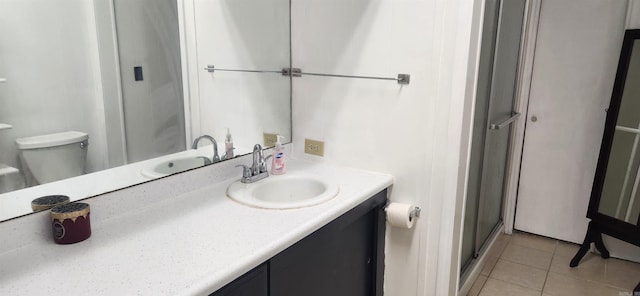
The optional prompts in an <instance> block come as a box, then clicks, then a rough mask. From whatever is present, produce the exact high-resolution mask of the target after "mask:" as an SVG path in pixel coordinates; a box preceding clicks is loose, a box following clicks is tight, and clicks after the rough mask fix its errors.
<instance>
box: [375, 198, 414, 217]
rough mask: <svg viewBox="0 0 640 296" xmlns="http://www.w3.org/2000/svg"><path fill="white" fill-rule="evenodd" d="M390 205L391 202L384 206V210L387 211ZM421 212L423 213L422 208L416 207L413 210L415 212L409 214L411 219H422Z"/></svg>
mask: <svg viewBox="0 0 640 296" xmlns="http://www.w3.org/2000/svg"><path fill="white" fill-rule="evenodd" d="M390 204H391V202H390V201H389V202H387V204H386V205H385V206H384V208H385V209H386V208H388V207H389V205H390ZM421 211H422V209H421V208H420V207H418V206H416V207H415V208H414V209H413V211H411V212H410V213H409V217H411V218H418V217H420V212H421Z"/></svg>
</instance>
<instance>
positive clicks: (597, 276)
mask: <svg viewBox="0 0 640 296" xmlns="http://www.w3.org/2000/svg"><path fill="white" fill-rule="evenodd" d="M571 258H573V257H572V256H561V255H559V254H556V255H554V256H553V260H552V261H551V268H550V269H549V271H551V272H555V273H558V274H563V275H568V276H572V277H575V278H579V279H583V280H588V281H595V282H600V283H605V270H606V264H607V261H606V260H605V259H602V258H601V257H600V256H599V255H596V254H593V253H588V254H587V255H586V256H584V258H582V260H581V261H580V264H579V265H578V266H576V267H573V268H571V267H569V262H570V261H571Z"/></svg>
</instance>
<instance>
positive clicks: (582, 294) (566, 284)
mask: <svg viewBox="0 0 640 296" xmlns="http://www.w3.org/2000/svg"><path fill="white" fill-rule="evenodd" d="M543 292H544V293H545V294H548V295H551V296H574V295H575V296H621V295H623V294H621V292H622V293H623V292H624V291H620V290H619V289H615V288H612V287H609V286H607V285H605V284H602V283H597V282H592V281H587V280H582V279H578V278H574V277H571V276H567V275H562V274H558V273H555V272H549V275H548V276H547V281H546V283H545V286H544V290H543Z"/></svg>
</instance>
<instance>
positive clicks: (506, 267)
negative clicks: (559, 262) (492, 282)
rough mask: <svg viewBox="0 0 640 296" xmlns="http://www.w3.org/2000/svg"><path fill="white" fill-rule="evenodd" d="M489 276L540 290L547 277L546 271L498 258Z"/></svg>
mask: <svg viewBox="0 0 640 296" xmlns="http://www.w3.org/2000/svg"><path fill="white" fill-rule="evenodd" d="M489 277H490V278H493V279H497V280H501V281H504V282H509V283H512V284H516V285H518V286H523V287H525V288H530V289H533V290H537V291H542V287H543V286H544V281H545V279H546V277H547V271H546V270H543V269H538V268H535V267H531V266H527V265H522V264H518V263H513V262H509V261H506V260H499V261H498V264H496V267H495V268H494V269H493V271H492V272H491V275H490V276H489Z"/></svg>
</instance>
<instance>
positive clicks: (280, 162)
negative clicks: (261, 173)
mask: <svg viewBox="0 0 640 296" xmlns="http://www.w3.org/2000/svg"><path fill="white" fill-rule="evenodd" d="M276 137H277V140H276V147H275V148H273V157H272V158H271V174H273V175H282V174H284V173H286V172H287V164H286V158H285V155H284V147H282V143H281V142H280V139H284V137H283V136H281V135H277V136H276Z"/></svg>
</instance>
